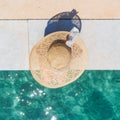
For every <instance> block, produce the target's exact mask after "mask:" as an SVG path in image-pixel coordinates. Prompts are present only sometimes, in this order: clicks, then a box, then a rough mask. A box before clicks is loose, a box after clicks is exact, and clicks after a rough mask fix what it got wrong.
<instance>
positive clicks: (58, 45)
mask: <svg viewBox="0 0 120 120" xmlns="http://www.w3.org/2000/svg"><path fill="white" fill-rule="evenodd" d="M68 35H69V32H65V31H59V32H54V33H51V34H49V35H47V36H45V37H44V38H43V39H42V40H40V41H39V42H38V43H37V44H36V45H35V46H34V47H33V49H32V51H31V54H30V70H31V73H32V75H33V77H34V78H35V80H36V81H37V82H38V83H40V84H41V85H43V86H46V87H48V88H58V87H62V86H64V85H67V84H69V83H71V82H73V81H75V80H76V79H77V78H78V77H79V76H80V75H81V74H82V73H83V72H84V70H85V68H86V65H87V60H88V56H87V49H86V47H85V44H84V43H83V41H82V40H81V39H78V40H77V41H76V42H75V43H74V45H73V46H72V48H69V47H68V46H66V44H65V42H66V41H67V37H68Z"/></svg>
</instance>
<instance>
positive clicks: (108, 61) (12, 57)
mask: <svg viewBox="0 0 120 120" xmlns="http://www.w3.org/2000/svg"><path fill="white" fill-rule="evenodd" d="M46 25H47V20H0V70H29V54H30V51H31V49H32V47H33V45H35V44H36V42H38V41H39V40H40V39H41V38H43V37H44V30H45V27H46ZM80 37H81V39H82V40H83V41H84V42H85V44H86V46H87V48H88V55H89V61H88V66H87V69H88V70H96V69H97V70H118V69H120V20H82V31H81V34H80Z"/></svg>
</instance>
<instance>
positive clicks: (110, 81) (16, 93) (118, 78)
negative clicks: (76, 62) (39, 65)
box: [0, 70, 120, 120]
mask: <svg viewBox="0 0 120 120" xmlns="http://www.w3.org/2000/svg"><path fill="white" fill-rule="evenodd" d="M0 120H120V71H112V70H111V71H107V70H106V71H98V70H94V71H91V70H87V71H85V72H84V74H83V75H82V76H81V77H80V78H79V79H78V80H77V81H75V82H73V83H71V84H69V85H67V86H65V87H62V88H59V89H48V88H45V87H43V86H41V85H40V84H38V83H37V82H36V81H35V80H34V79H33V77H32V75H31V73H30V71H0Z"/></svg>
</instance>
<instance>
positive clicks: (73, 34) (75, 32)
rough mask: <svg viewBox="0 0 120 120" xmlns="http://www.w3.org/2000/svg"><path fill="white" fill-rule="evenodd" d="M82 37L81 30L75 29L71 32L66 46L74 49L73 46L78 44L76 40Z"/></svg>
mask: <svg viewBox="0 0 120 120" xmlns="http://www.w3.org/2000/svg"><path fill="white" fill-rule="evenodd" d="M79 36H80V32H79V30H78V29H77V28H76V27H74V28H73V29H72V30H71V31H70V34H69V36H68V40H67V41H66V43H65V44H66V45H67V46H68V47H70V48H71V47H72V45H73V44H74V43H75V42H76V40H77V39H78V37H79Z"/></svg>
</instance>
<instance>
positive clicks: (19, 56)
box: [0, 20, 29, 70]
mask: <svg viewBox="0 0 120 120" xmlns="http://www.w3.org/2000/svg"><path fill="white" fill-rule="evenodd" d="M28 63H29V61H28V30H27V21H18V20H17V21H13V20H8V21H6V20H3V21H0V70H15V69H17V70H25V69H28Z"/></svg>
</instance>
